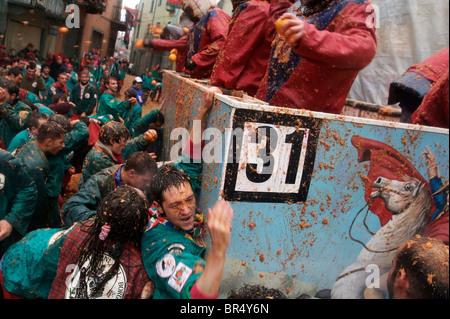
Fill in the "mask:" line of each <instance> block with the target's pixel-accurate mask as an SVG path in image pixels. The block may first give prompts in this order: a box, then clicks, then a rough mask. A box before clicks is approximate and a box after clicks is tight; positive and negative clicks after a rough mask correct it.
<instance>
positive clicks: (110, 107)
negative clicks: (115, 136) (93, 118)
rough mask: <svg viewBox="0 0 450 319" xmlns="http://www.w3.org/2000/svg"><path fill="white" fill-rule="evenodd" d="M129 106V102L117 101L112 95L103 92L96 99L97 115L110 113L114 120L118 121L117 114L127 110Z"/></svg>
mask: <svg viewBox="0 0 450 319" xmlns="http://www.w3.org/2000/svg"><path fill="white" fill-rule="evenodd" d="M129 108H130V102H128V101H123V102H119V101H117V99H116V98H115V97H114V96H112V95H111V94H109V93H108V92H104V93H103V94H102V96H101V97H100V100H99V101H98V108H97V115H98V116H102V115H108V114H111V115H112V116H113V117H114V121H119V116H120V115H121V114H123V113H125V112H127V111H128V109H129Z"/></svg>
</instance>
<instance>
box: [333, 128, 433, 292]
mask: <svg viewBox="0 0 450 319" xmlns="http://www.w3.org/2000/svg"><path fill="white" fill-rule="evenodd" d="M352 143H353V145H354V146H355V147H356V148H357V149H358V151H359V161H360V162H364V161H367V160H370V161H371V167H370V171H369V176H368V177H367V181H366V201H367V203H368V206H369V208H368V209H370V210H371V211H372V212H374V213H375V214H376V215H377V216H378V217H379V218H380V221H381V225H382V227H381V229H380V230H378V231H377V232H376V233H375V234H373V236H372V238H371V239H370V240H369V241H368V242H367V243H366V244H364V243H361V242H360V243H361V244H362V245H363V246H364V248H363V249H362V250H361V252H360V254H359V256H358V257H357V259H356V261H355V262H354V263H353V264H351V265H350V266H348V267H347V268H345V269H344V271H343V272H342V273H341V275H339V276H338V278H337V280H336V283H335V284H334V286H333V289H332V297H333V298H335V299H361V298H364V290H365V289H366V288H367V283H366V279H367V277H368V273H367V272H366V268H367V267H368V266H369V265H377V266H378V268H379V270H380V275H382V274H384V273H387V272H388V271H389V270H390V268H391V264H392V260H393V258H394V256H395V253H396V250H397V249H398V248H399V247H400V246H401V245H402V244H403V243H404V242H405V241H407V240H408V239H410V238H411V237H413V236H414V235H416V234H422V233H423V230H424V228H425V227H426V226H427V224H428V222H429V220H430V213H431V211H432V210H433V207H434V205H433V197H432V193H431V191H430V186H429V184H428V182H427V181H426V180H425V179H424V178H423V177H422V176H421V175H420V173H419V172H418V171H417V170H416V169H415V168H414V167H413V166H412V165H411V163H410V162H409V161H408V160H407V159H405V158H404V157H403V156H402V155H401V154H400V153H398V152H397V151H396V150H394V149H392V148H391V147H389V146H388V145H385V144H383V143H379V142H376V141H372V140H368V139H363V138H360V137H359V136H355V137H353V139H352ZM393 176H397V178H393ZM369 183H370V184H369ZM358 214H359V213H358ZM355 219H356V217H355ZM352 226H353V224H352ZM350 230H351V229H350ZM355 241H356V240H355Z"/></svg>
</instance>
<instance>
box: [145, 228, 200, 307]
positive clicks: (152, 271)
mask: <svg viewBox="0 0 450 319" xmlns="http://www.w3.org/2000/svg"><path fill="white" fill-rule="evenodd" d="M204 251H205V247H203V246H201V245H198V244H197V243H195V242H194V241H193V240H191V239H189V238H188V237H186V233H185V232H184V231H182V230H178V229H175V228H172V227H169V226H166V225H164V224H159V225H157V226H156V227H154V228H153V229H151V230H149V231H147V232H145V233H144V236H143V237H142V260H143V262H144V267H145V270H146V271H147V275H148V276H149V278H150V280H151V281H153V283H154V284H155V287H156V289H155V293H154V295H153V299H190V297H191V295H190V293H189V291H190V290H191V288H192V286H194V284H195V282H196V281H197V280H198V279H199V277H200V276H201V274H202V270H203V269H204V268H205V264H206V263H205V261H204V260H203V258H202V255H203V253H204Z"/></svg>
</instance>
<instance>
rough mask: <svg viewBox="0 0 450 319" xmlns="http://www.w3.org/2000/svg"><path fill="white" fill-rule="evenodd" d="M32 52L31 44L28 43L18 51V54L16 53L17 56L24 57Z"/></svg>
mask: <svg viewBox="0 0 450 319" xmlns="http://www.w3.org/2000/svg"><path fill="white" fill-rule="evenodd" d="M33 50H34V45H33V43H28V45H27V46H26V47H25V48H24V49H22V50H20V51H19V53H17V55H18V56H24V57H26V56H27V54H28V53H30V52H31V53H33Z"/></svg>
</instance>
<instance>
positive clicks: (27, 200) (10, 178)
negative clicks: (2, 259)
mask: <svg viewBox="0 0 450 319" xmlns="http://www.w3.org/2000/svg"><path fill="white" fill-rule="evenodd" d="M36 201H37V190H36V184H35V183H34V181H33V179H32V178H31V177H30V175H29V174H28V173H27V171H26V170H25V168H24V167H23V164H22V163H21V161H20V160H18V159H17V158H15V157H13V156H12V155H11V154H10V153H8V152H6V151H4V150H2V149H0V220H2V219H4V220H6V221H7V222H8V223H10V224H11V226H13V228H14V230H13V234H12V236H10V237H8V238H6V239H4V240H3V241H1V242H0V256H1V255H3V253H4V252H5V250H6V248H7V247H9V246H10V245H11V244H12V243H13V237H15V236H18V237H21V236H23V235H25V234H26V232H27V230H28V227H29V225H30V221H31V218H32V216H33V212H34V210H35V208H36Z"/></svg>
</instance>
